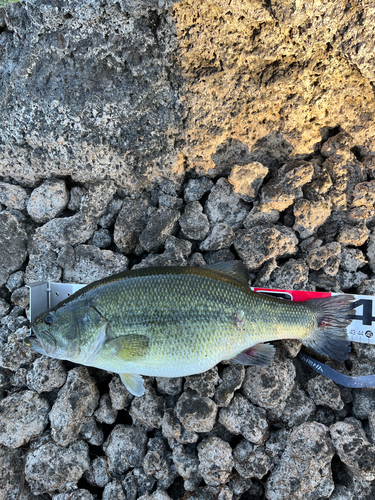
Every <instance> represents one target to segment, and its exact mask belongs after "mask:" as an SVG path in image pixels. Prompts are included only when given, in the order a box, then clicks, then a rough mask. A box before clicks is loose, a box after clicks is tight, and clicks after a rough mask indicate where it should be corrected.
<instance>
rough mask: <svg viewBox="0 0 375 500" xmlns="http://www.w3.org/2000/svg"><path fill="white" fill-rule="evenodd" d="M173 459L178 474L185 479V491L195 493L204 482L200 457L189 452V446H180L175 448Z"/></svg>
mask: <svg viewBox="0 0 375 500" xmlns="http://www.w3.org/2000/svg"><path fill="white" fill-rule="evenodd" d="M172 458H173V463H174V465H175V467H176V470H177V472H178V474H179V475H180V476H181V477H182V478H183V479H184V488H185V490H186V491H194V490H195V489H196V488H197V487H198V486H199V483H200V482H201V481H202V476H201V474H200V472H199V460H198V457H197V456H196V455H195V454H193V453H191V452H189V449H188V447H187V446H183V445H182V444H179V445H176V446H175V447H174V448H173V453H172Z"/></svg>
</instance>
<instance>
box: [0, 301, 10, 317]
mask: <svg viewBox="0 0 375 500" xmlns="http://www.w3.org/2000/svg"><path fill="white" fill-rule="evenodd" d="M10 308H11V306H10V304H8V302H7V301H6V300H4V299H2V298H0V318H2V317H3V316H5V315H6V314H7V313H8V312H9V311H10Z"/></svg>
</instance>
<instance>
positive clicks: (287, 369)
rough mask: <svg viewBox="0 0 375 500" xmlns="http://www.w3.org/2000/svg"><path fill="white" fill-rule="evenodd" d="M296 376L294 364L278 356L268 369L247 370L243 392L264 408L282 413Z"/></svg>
mask: <svg viewBox="0 0 375 500" xmlns="http://www.w3.org/2000/svg"><path fill="white" fill-rule="evenodd" d="M295 376H296V369H295V367H294V365H293V362H292V361H291V360H290V359H287V358H286V359H282V358H280V357H279V356H277V355H276V356H275V358H274V359H273V360H272V362H271V364H270V365H269V366H267V367H261V366H251V367H249V368H247V369H246V376H245V380H244V382H243V384H242V388H241V391H242V393H243V394H244V395H245V396H246V397H247V398H249V399H250V400H251V401H252V403H254V404H257V405H259V406H261V407H262V408H266V409H273V408H277V409H278V410H279V411H282V410H283V409H284V407H285V404H286V399H287V398H288V396H289V395H290V393H291V392H292V389H293V387H294V379H295ZM245 437H246V436H245ZM255 442H257V441H255Z"/></svg>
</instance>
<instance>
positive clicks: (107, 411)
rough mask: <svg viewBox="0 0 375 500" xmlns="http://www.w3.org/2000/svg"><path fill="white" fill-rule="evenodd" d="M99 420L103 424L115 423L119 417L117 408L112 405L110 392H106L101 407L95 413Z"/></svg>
mask: <svg viewBox="0 0 375 500" xmlns="http://www.w3.org/2000/svg"><path fill="white" fill-rule="evenodd" d="M94 415H95V418H96V420H97V421H98V422H100V423H103V424H113V423H114V422H115V420H116V418H117V410H116V409H115V408H113V407H112V403H111V398H110V396H109V394H104V395H103V396H102V397H101V398H100V402H99V408H98V409H97V410H96V411H95V413H94Z"/></svg>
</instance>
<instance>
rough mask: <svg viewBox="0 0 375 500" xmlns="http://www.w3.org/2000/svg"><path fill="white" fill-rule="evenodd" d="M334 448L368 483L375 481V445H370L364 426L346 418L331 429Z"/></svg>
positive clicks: (354, 472)
mask: <svg viewBox="0 0 375 500" xmlns="http://www.w3.org/2000/svg"><path fill="white" fill-rule="evenodd" d="M330 431H331V437H332V442H333V446H334V447H335V449H336V451H337V453H338V455H339V457H340V460H341V461H342V462H344V463H345V464H346V465H347V466H348V467H349V468H350V469H351V470H352V472H353V474H354V475H356V476H359V477H360V478H362V479H365V480H367V481H373V480H374V479H375V472H374V462H375V445H373V444H371V443H369V441H368V439H367V437H366V434H365V431H364V430H363V428H362V424H361V422H360V421H359V420H356V419H355V418H352V417H351V418H346V419H345V420H344V421H343V422H336V423H334V424H333V425H332V426H331V427H330Z"/></svg>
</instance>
